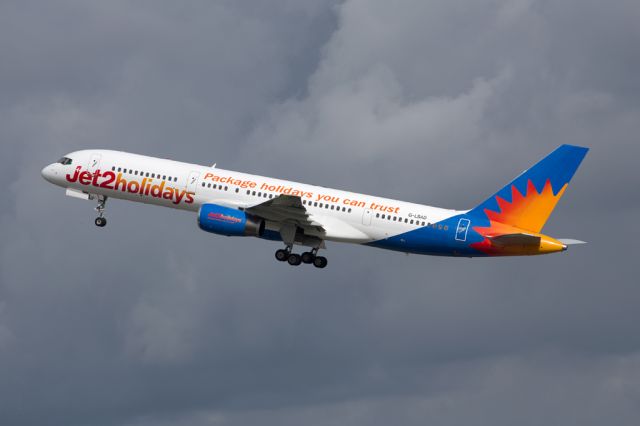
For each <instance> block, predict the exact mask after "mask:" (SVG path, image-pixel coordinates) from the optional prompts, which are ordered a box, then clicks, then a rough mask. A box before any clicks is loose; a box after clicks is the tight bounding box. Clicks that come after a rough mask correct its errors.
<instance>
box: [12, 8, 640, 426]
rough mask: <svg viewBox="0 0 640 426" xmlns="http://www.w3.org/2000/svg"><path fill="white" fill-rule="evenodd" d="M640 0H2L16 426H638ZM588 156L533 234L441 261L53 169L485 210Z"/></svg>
mask: <svg viewBox="0 0 640 426" xmlns="http://www.w3.org/2000/svg"><path fill="white" fill-rule="evenodd" d="M638 22H640V3H638V1H637V0H614V1H607V2H603V1H596V0H539V1H535V0H457V1H450V0H396V1H393V2H391V1H388V0H366V1H365V0H348V1H345V2H337V1H327V0H324V1H322V0H274V1H269V2H265V1H259V0H255V1H249V0H246V1H234V0H227V1H215V2H214V1H205V0H183V1H179V2H176V1H169V0H164V1H152V0H138V1H125V0H111V1H80V0H54V1H44V0H41V1H32V0H0V179H1V181H2V182H3V183H4V185H5V190H4V199H3V201H2V203H0V424H2V425H44V424H64V425H100V426H102V425H126V426H151V425H154V426H155V425H160V426H175V425H187V424H188V425H195V426H206V425H223V426H236V425H238V426H240V425H247V424H261V425H278V426H279V425H291V426H294V425H295V426H298V425H301V424H303V425H309V426H316V425H317V426H328V425H384V426H387V425H390V424H399V425H424V424H429V425H434V426H449V425H451V426H455V425H462V424H472V425H491V426H512V425H514V424H518V425H532V426H534V425H536V426H537V425H581V426H589V425H594V426H596V425H597V426H601V425H603V424H607V425H629V426H636V425H637V424H638V418H640V332H639V331H638V324H640V284H639V281H640V280H638V273H637V266H638V255H639V254H640V252H639V250H638V247H637V242H638V239H639V238H640V231H639V229H640V228H639V226H638V219H639V218H640V197H639V188H640V172H638V167H637V163H638V161H639V160H640V143H639V140H638V138H639V136H638V135H640V78H638V76H640V26H639V25H638ZM562 143H570V144H577V145H583V146H588V147H590V148H591V151H590V153H589V155H588V156H587V158H586V160H585V161H584V162H583V164H582V167H581V168H580V169H579V170H578V172H577V174H576V176H575V177H574V179H573V181H572V183H571V185H570V186H569V189H568V190H567V192H566V193H565V196H564V197H563V199H562V201H561V202H560V203H559V205H558V208H557V209H556V211H555V213H554V215H553V216H552V217H551V219H550V221H549V222H548V223H547V226H546V228H545V231H546V232H547V233H549V234H550V235H553V236H555V237H559V238H578V239H583V240H586V241H588V242H589V244H588V245H585V246H579V247H572V248H571V249H570V250H569V251H568V252H566V253H562V254H555V255H549V256H541V257H531V258H503V259H471V260H470V259H447V258H435V257H425V256H416V255H411V256H406V255H403V254H398V253H394V252H386V251H382V250H378V249H373V248H367V247H358V246H350V245H340V244H335V243H334V244H328V250H327V252H326V255H327V257H328V258H329V267H328V268H327V269H325V270H316V269H315V268H310V267H297V268H294V267H289V266H288V265H283V264H281V263H279V262H276V261H275V259H274V257H273V252H274V251H275V250H276V249H277V248H279V247H280V246H279V244H277V243H273V242H265V241H261V240H257V239H247V238H237V239H233V238H227V237H221V236H215V235H212V234H207V233H204V232H202V231H200V230H199V229H198V228H197V226H196V220H195V215H194V214H192V213H185V212H178V211H173V210H170V209H161V208H157V207H152V206H144V205H135V204H130V203H126V202H122V201H117V200H114V201H111V202H110V203H109V204H108V206H107V207H108V209H107V217H108V218H109V225H108V226H107V227H106V228H104V229H98V228H96V227H95V226H94V225H93V218H94V212H93V210H92V209H93V207H94V205H93V204H92V203H88V202H83V201H80V200H76V199H70V198H67V197H65V196H64V192H63V190H61V189H60V188H58V187H55V186H52V185H50V184H49V183H47V182H45V181H44V180H43V179H42V178H41V176H40V169H41V168H42V167H43V166H44V165H46V164H48V163H51V162H53V161H55V160H56V159H57V158H59V157H60V156H62V155H63V154H65V153H67V152H70V151H73V150H76V149H82V148H107V149H121V150H126V151H131V152H135V153H141V154H146V155H155V156H160V157H169V158H173V159H176V160H181V161H187V162H194V163H201V164H212V163H214V162H217V163H218V166H219V167H221V168H227V169H232V170H241V171H245V172H249V173H258V174H264V175H268V176H274V177H281V178H285V179H292V180H298V181H303V182H308V183H315V184H319V185H324V186H330V187H336V188H341V189H348V190H353V191H358V192H365V193H371V194H375V195H380V196H386V197H391V198H399V199H404V200H408V201H413V202H420V203H426V204H432V205H437V206H443V207H449V208H458V209H464V208H471V207H473V206H474V205H475V204H477V203H478V202H480V201H482V200H483V199H484V198H485V197H486V196H487V195H489V194H491V193H493V192H495V190H497V189H498V188H499V187H501V186H502V185H503V184H505V183H506V182H508V181H509V180H510V179H511V178H512V177H514V176H515V175H517V174H518V173H520V172H521V171H522V170H523V169H525V168H526V167H528V166H529V165H531V164H533V163H534V162H535V161H537V160H538V159H539V158H541V157H542V156H544V155H546V154H547V153H548V152H550V151H551V150H553V149H554V148H555V147H556V146H558V145H560V144H562Z"/></svg>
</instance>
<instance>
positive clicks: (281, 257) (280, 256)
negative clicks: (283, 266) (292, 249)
mask: <svg viewBox="0 0 640 426" xmlns="http://www.w3.org/2000/svg"><path fill="white" fill-rule="evenodd" d="M288 258H289V252H288V251H286V250H284V249H280V250H278V251H276V259H277V260H278V261H280V262H284V261H285V260H287V259H288Z"/></svg>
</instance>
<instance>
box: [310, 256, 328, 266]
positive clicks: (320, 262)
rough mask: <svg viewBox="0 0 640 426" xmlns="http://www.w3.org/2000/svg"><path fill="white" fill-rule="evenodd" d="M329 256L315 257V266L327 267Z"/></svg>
mask: <svg viewBox="0 0 640 426" xmlns="http://www.w3.org/2000/svg"><path fill="white" fill-rule="evenodd" d="M327 263H328V262H327V258H326V257H324V256H316V258H315V259H313V266H315V267H316V268H320V269H322V268H325V267H326V266H327Z"/></svg>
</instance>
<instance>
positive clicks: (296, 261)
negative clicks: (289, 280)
mask: <svg viewBox="0 0 640 426" xmlns="http://www.w3.org/2000/svg"><path fill="white" fill-rule="evenodd" d="M287 262H289V265H291V266H298V265H300V264H301V263H302V258H301V257H300V255H299V254H295V253H291V254H290V255H289V258H288V259H287Z"/></svg>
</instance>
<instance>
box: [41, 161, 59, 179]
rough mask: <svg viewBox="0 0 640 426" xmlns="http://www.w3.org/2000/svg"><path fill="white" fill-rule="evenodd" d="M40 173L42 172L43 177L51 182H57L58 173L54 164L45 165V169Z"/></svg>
mask: <svg viewBox="0 0 640 426" xmlns="http://www.w3.org/2000/svg"><path fill="white" fill-rule="evenodd" d="M40 174H42V177H43V178H44V179H45V180H46V181H48V182H51V183H55V178H56V176H57V175H58V174H57V173H56V171H55V168H54V166H53V164H49V165H48V166H47V167H45V168H44V169H42V171H41V172H40Z"/></svg>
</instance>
